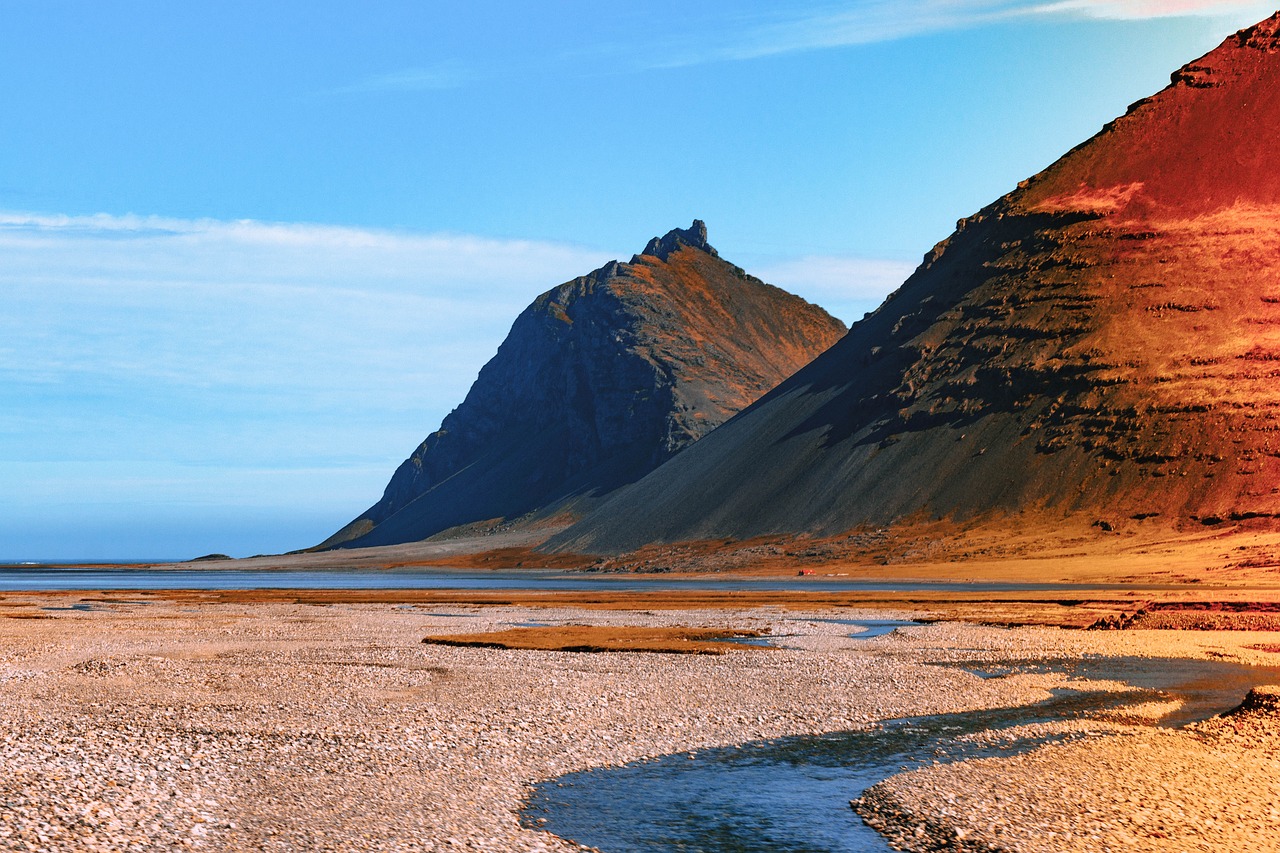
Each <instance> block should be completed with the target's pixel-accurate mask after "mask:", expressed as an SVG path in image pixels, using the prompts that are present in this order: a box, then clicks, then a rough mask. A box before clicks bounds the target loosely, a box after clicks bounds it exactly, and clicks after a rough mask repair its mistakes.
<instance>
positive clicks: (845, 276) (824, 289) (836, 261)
mask: <svg viewBox="0 0 1280 853" xmlns="http://www.w3.org/2000/svg"><path fill="white" fill-rule="evenodd" d="M914 269H915V266H914V265H913V264H910V263H907V262H905V261H886V260H875V259H870V258H850V257H840V256H830V255H812V256H808V257H803V258H795V259H792V260H788V261H782V262H779V263H774V264H769V265H767V266H763V267H761V268H759V269H757V270H754V271H753V272H754V274H755V275H757V276H758V277H760V278H762V279H764V280H765V281H767V282H769V283H770V284H775V285H777V286H778V287H781V288H784V289H786V290H790V291H791V292H792V293H798V294H799V295H801V296H803V297H804V298H806V299H808V300H809V301H811V302H816V303H817V304H818V305H821V306H822V307H823V308H825V309H826V310H827V311H828V312H829V313H831V314H833V315H835V316H836V317H839V318H840V319H841V320H844V321H845V322H846V323H852V322H854V321H856V320H860V319H861V318H862V315H863V314H865V313H866V312H868V311H874V310H875V309H876V308H877V307H879V306H880V304H881V303H882V302H884V299H885V297H886V296H888V295H889V294H890V293H892V292H893V291H894V290H896V289H897V288H898V286H899V285H901V284H902V282H904V281H906V279H907V277H908V276H909V275H911V273H912V272H913V271H914Z"/></svg>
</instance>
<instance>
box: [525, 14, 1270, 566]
mask: <svg viewBox="0 0 1280 853" xmlns="http://www.w3.org/2000/svg"><path fill="white" fill-rule="evenodd" d="M1278 32H1280V14H1278V15H1277V16H1275V17H1272V18H1270V19H1268V20H1267V21H1264V22H1262V23H1261V24H1258V25H1257V26H1255V27H1251V28H1249V29H1246V30H1243V31H1241V32H1240V33H1238V34H1236V35H1235V36H1232V37H1231V38H1229V39H1227V40H1226V42H1224V43H1223V44H1222V45H1221V46H1220V47H1219V48H1217V49H1216V50H1214V51H1213V52H1211V53H1209V54H1208V55H1206V56H1205V57H1203V58H1201V59H1199V60H1197V61H1195V62H1192V63H1191V64H1189V65H1187V66H1185V67H1184V68H1182V69H1180V70H1179V71H1177V72H1175V73H1174V74H1173V76H1172V82H1171V85H1170V86H1169V87H1168V88H1166V89H1164V90H1163V91H1161V92H1160V93H1159V94H1157V95H1155V96H1154V97H1151V98H1147V99H1145V100H1142V101H1139V102H1138V103H1136V104H1134V105H1133V106H1132V107H1130V109H1129V111H1128V112H1127V113H1126V114H1125V115H1124V116H1123V117H1121V118H1119V119H1117V120H1115V121H1114V122H1112V123H1110V124H1108V125H1107V126H1106V127H1104V128H1103V129H1102V131H1101V132H1100V133H1099V134H1097V135H1096V136H1095V137H1093V138H1092V139H1090V140H1089V141H1087V142H1085V143H1084V144H1082V145H1080V146H1079V147H1077V148H1076V149H1074V150H1072V151H1071V152H1069V153H1067V154H1066V155H1065V156H1064V157H1062V158H1061V159H1060V160H1058V161H1057V162H1056V163H1054V164H1053V165H1052V166H1050V167H1049V168H1048V169H1046V170H1045V171H1043V172H1041V173H1040V174H1038V175H1036V176H1035V177H1033V178H1031V179H1030V180H1028V181H1024V182H1023V183H1022V184H1020V185H1019V187H1018V188H1017V189H1015V190H1014V191H1013V192H1011V193H1009V194H1008V195H1006V196H1004V197H1003V198H1001V199H999V200H998V201H996V202H995V203H993V204H991V205H990V206H988V207H986V208H984V209H983V210H981V211H980V212H978V213H977V214H976V215H974V216H972V217H969V218H967V219H964V220H961V221H960V222H959V223H958V224H957V229H956V231H955V233H953V234H952V235H951V236H950V237H949V238H948V239H947V240H945V241H943V242H942V243H939V244H938V245H937V246H936V247H935V248H934V249H933V250H932V251H931V252H930V253H929V254H928V255H927V256H926V257H925V259H924V262H923V264H921V266H920V267H919V268H918V269H917V270H916V271H915V273H914V274H913V275H912V276H911V277H910V278H909V279H908V280H907V281H906V283H905V284H903V286H902V287H901V288H900V289H899V290H898V291H897V292H895V293H894V294H892V295H891V296H890V297H889V299H888V300H887V301H886V302H885V304H884V305H883V306H881V307H880V308H879V309H878V310H877V311H876V312H875V313H874V314H872V315H870V316H868V317H867V318H866V319H864V320H863V321H861V322H859V323H855V324H854V326H853V327H852V328H851V329H850V331H849V334H848V335H847V336H846V337H845V338H844V339H842V340H841V341H840V343H838V344H837V345H836V346H834V347H833V348H832V349H831V350H829V351H828V352H827V353H825V354H824V355H823V356H821V357H820V358H818V359H816V360H815V361H814V362H813V363H812V364H810V365H809V366H808V367H806V368H805V369H803V370H801V371H800V372H799V373H798V374H797V375H796V376H794V377H792V378H791V379H789V380H788V381H787V382H785V383H783V384H782V385H781V386H780V387H779V388H777V389H775V390H774V391H773V392H771V393H770V394H769V395H767V396H766V397H764V398H763V399H762V400H760V401H759V402H757V403H756V404H755V405H754V406H752V407H750V408H749V409H747V410H746V411H744V412H743V413H742V414H740V415H739V416H738V417H736V418H735V419H733V420H731V421H730V422H729V423H727V424H725V425H724V426H723V427H721V428H720V429H719V430H717V431H716V432H715V433H714V434H712V435H710V436H708V437H707V438H706V439H704V440H703V441H700V442H699V443H698V444H697V445H696V446H694V447H692V448H690V449H689V450H688V451H686V452H685V453H683V454H681V455H680V456H679V457H678V458H676V459H674V460H672V461H671V462H670V463H668V464H667V465H665V466H663V467H661V468H659V469H657V470H656V471H655V472H654V473H652V474H650V475H649V476H648V477H646V478H644V479H643V480H641V481H639V482H638V483H636V484H635V485H633V486H631V487H629V488H628V489H625V490H621V491H619V492H618V493H616V494H615V495H613V496H612V497H610V498H609V499H608V500H607V501H605V502H603V503H602V505H601V506H599V507H598V508H597V509H596V510H594V511H593V512H592V513H590V514H588V515H587V516H586V517H585V518H583V519H582V520H581V521H580V522H579V523H578V524H576V525H575V526H573V527H572V528H570V529H569V530H567V531H565V532H564V533H563V534H562V535H561V536H559V537H557V538H556V539H554V540H552V542H551V543H550V544H549V546H548V547H551V548H553V549H554V548H559V549H565V550H577V551H580V552H595V553H608V552H620V551H626V550H631V549H634V548H637V547H639V546H642V545H645V544H650V543H660V542H673V541H689V540H698V539H718V538H725V537H728V538H747V537H753V536H759V535H786V534H813V535H818V536H824V535H836V534H840V533H845V532H847V531H850V530H853V529H855V528H858V527H861V526H864V525H882V524H885V523H889V522H904V521H912V520H919V521H925V520H930V519H949V520H954V521H956V522H960V523H963V524H970V525H973V524H981V523H987V522H993V523H996V524H1009V523H1013V522H1018V523H1028V524H1029V523H1033V522H1035V521H1036V520H1039V521H1043V522H1046V523H1049V524H1062V523H1063V521H1064V520H1066V519H1069V518H1073V519H1076V520H1083V521H1084V522H1086V523H1090V522H1097V523H1098V524H1099V526H1101V527H1102V528H1103V529H1104V530H1105V529H1112V528H1115V527H1117V526H1132V525H1137V524H1139V523H1140V522H1142V523H1146V524H1168V525H1172V526H1185V525H1188V524H1195V525H1198V524H1215V523H1219V522H1221V521H1224V520H1230V519H1244V518H1254V517H1265V518H1276V517H1280V168H1277V166H1276V164H1277V163H1280V36H1278V35H1277V33H1278Z"/></svg>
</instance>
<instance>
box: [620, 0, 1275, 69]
mask: <svg viewBox="0 0 1280 853" xmlns="http://www.w3.org/2000/svg"><path fill="white" fill-rule="evenodd" d="M1249 8H1261V7H1260V6H1259V4H1258V3H1256V2H1232V0H1225V2H1224V0H1059V2H1050V3H1044V2H1026V0H916V2H909V1H908V2H904V0H867V2H861V3H854V4H842V5H840V6H827V7H826V8H825V9H822V10H820V11H816V12H811V13H807V14H797V15H794V16H791V17H786V18H784V17H777V18H775V19H774V20H771V21H756V22H748V21H739V22H737V24H736V26H733V27H730V28H729V29H728V30H727V31H726V32H724V33H722V34H721V35H720V36H719V38H718V39H716V38H714V37H713V38H708V36H707V34H705V33H701V34H699V35H698V36H697V37H696V39H694V38H690V39H689V40H687V41H681V42H670V43H668V44H667V45H666V46H665V47H663V48H660V49H653V50H650V51H646V59H645V61H644V64H643V67H646V68H680V67H687V66H691V65H700V64H705V63H709V62H737V61H745V60H752V59H761V58H764V57H769V56H780V55H784V54H790V53H801V52H808V51H815V50H829V49H833V48H842V47H854V46H858V45H867V44H877V43H881V42H888V41H897V40H900V39H904V38H910V37H913V36H920V35H927V34H930V33H937V32H943V31H946V30H956V29H970V28H974V27H980V26H984V25H989V24H998V23H1004V22H1008V21H1013V20H1018V19H1026V18H1030V17H1046V16H1061V17H1064V18H1068V19H1070V18H1076V19H1080V18H1085V19H1125V20H1138V19H1153V18H1169V17H1187V16H1207V17H1212V16H1217V15H1226V14H1230V13H1233V12H1239V11H1242V10H1245V9H1249Z"/></svg>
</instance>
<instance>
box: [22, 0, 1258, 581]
mask: <svg viewBox="0 0 1280 853" xmlns="http://www.w3.org/2000/svg"><path fill="white" fill-rule="evenodd" d="M1273 11H1274V8H1269V7H1267V6H1266V5H1259V4H1257V3H1249V2H1240V3H1237V2H1203V0H1049V2H1037V1H1036V0H1030V1H1029V2H1027V1H1025V0H861V1H860V2H859V1H858V0H847V2H835V0H811V1H810V2H802V0H703V2H699V3H689V2H687V0H685V2H674V0H646V2H643V3H641V2H626V0H618V2H610V3H599V2H587V0H559V1H558V0H545V2H541V3H527V2H499V1H498V0H472V2H465V3H463V2H435V1H434V0H417V1H416V2H409V1H408V0H401V2H393V0H384V2H370V3H361V4H351V3H338V2H327V0H307V2H274V3H270V4H264V3H260V2H256V0H255V2H252V3H250V2H235V0H224V2H219V3H216V4H215V3H205V4H196V3H171V2H167V0H165V2H142V0H136V1H135V2H128V1H127V0H79V2H71V1H70V0H43V2H39V3H36V2H28V0H0V16H2V17H0V20H3V26H0V76H2V77H3V79H4V80H5V81H6V82H5V85H4V86H2V87H0V140H2V143H3V151H4V154H3V156H0V297H2V299H3V301H2V303H0V305H2V306H3V307H2V308H0V560H5V561H22V560H33V561H42V560H102V561H107V560H159V559H185V558H190V557H195V556H198V555H201V554H206V553H211V552H217V553H227V554H231V555H233V556H247V555H251V554H256V553H278V552H281V551H285V550H291V549H296V548H303V547H307V546H310V545H313V544H315V543H317V542H319V541H321V540H323V539H324V538H326V537H327V536H328V535H329V534H330V533H332V532H333V531H334V530H336V529H337V528H339V527H341V526H342V525H343V524H345V523H346V522H347V521H349V520H350V519H351V518H354V517H355V516H356V515H358V514H359V513H360V512H361V511H362V510H364V509H365V508H366V507H368V506H369V505H370V504H372V503H373V502H374V501H375V500H377V498H378V497H379V496H380V495H381V492H382V489H383V487H384V486H385V484H386V481H387V480H388V478H389V477H390V475H391V473H392V471H393V470H394V469H395V467H396V465H397V464H399V462H400V461H401V460H402V459H404V458H405V457H406V456H407V455H408V454H409V453H410V452H411V451H412V450H413V449H414V447H416V445H417V444H418V443H419V442H420V441H421V440H422V439H423V438H424V437H425V436H426V435H427V433H429V432H431V431H432V430H434V429H435V428H436V427H437V426H438V425H439V423H440V420H441V419H442V418H443V417H444V415H445V414H446V413H447V412H448V411H449V410H450V409H451V408H453V407H454V406H455V405H457V403H459V402H460V401H461V400H462V398H463V396H464V395H465V394H466V390H467V388H468V387H469V386H470V384H471V382H472V381H473V380H474V378H475V376H476V373H477V371H478V370H479V368H480V366H481V365H482V364H483V363H484V362H485V361H486V360H487V359H488V358H489V357H490V356H491V355H492V354H493V352H494V351H495V350H496V348H497V346H498V344H499V343H500V342H501V340H502V338H503V337H504V336H505V334H506V332H507V330H508V329H509V328H510V324H511V322H512V321H513V320H514V318H515V316H516V315H517V314H518V313H519V311H520V310H521V309H522V308H523V307H524V306H525V305H527V304H528V303H529V302H530V301H532V299H533V298H534V297H535V296H536V295H537V294H539V293H541V292H543V291H545V290H547V289H549V288H551V287H553V286H555V285H556V284H558V283H560V282H562V281H565V280H568V279H570V278H573V277H574V276H577V275H581V274H584V273H586V272H588V271H590V270H591V269H594V268H595V267H597V266H600V265H601V264H603V263H604V262H606V261H608V260H610V259H613V258H619V259H623V260H625V259H627V258H629V257H630V256H631V254H633V253H634V252H637V251H639V250H640V249H641V248H643V246H644V244H645V242H646V241H647V240H648V239H649V238H650V237H652V236H656V235H660V234H662V233H665V232H666V231H668V230H670V229H672V228H676V227H687V226H688V224H689V223H690V221H691V220H693V219H694V218H700V219H704V220H705V221H706V222H707V224H708V227H709V229H710V239H711V242H712V243H713V244H714V245H715V246H716V247H717V249H719V251H720V253H721V254H722V255H723V256H724V257H726V258H728V259H729V260H731V261H733V262H734V263H737V264H738V265H740V266H743V267H745V268H746V269H747V270H748V271H749V272H751V273H753V274H755V275H757V276H759V277H761V278H763V279H765V280H766V281H770V282H772V283H774V284H777V285H779V286H782V287H786V288H787V289H790V290H792V291H794V292H796V293H799V294H800V295H802V296H804V297H806V298H807V299H809V300H811V301H814V302H817V303H818V304H820V305H823V306H824V307H826V308H827V309H828V310H830V311H831V312H832V313H834V314H836V315H837V316H839V317H841V318H842V319H844V320H845V321H847V322H848V321H853V320H856V319H858V318H860V317H861V316H862V314H863V313H864V312H866V311H870V310H873V309H874V308H875V307H876V306H877V305H878V304H879V302H880V301H881V300H882V299H883V297H884V296H885V295H886V294H887V293H888V292H890V291H891V290H893V289H894V288H895V287H896V286H897V285H898V284H899V283H901V281H902V280H903V279H905V278H906V276H907V275H909V274H910V272H911V270H912V269H913V268H914V266H915V265H916V264H917V263H918V262H919V260H920V258H921V256H922V255H923V254H924V253H925V252H926V251H927V250H928V249H929V248H930V247H931V246H932V245H933V244H934V243H936V242H937V241H939V240H942V239H944V238H945V237H946V236H947V235H948V234H949V233H950V232H951V231H952V230H953V228H954V227H955V221H956V220H957V219H959V218H961V217H963V216H967V215H969V214H971V213H973V212H974V211H976V210H978V209H979V208H981V207H982V206H984V205H985V204H987V203H989V202H991V201H993V200H994V199H995V198H997V197H998V196H1000V195H1002V194H1004V193H1005V192H1008V191H1009V190H1010V189H1012V188H1013V187H1014V186H1015V185H1016V183H1017V182H1018V181H1019V180H1021V179H1023V178H1025V177H1027V176H1029V175H1031V174H1034V173H1035V172H1037V171H1039V170H1041V169H1043V168H1044V167H1045V166H1047V165H1049V164H1050V163H1051V162H1052V161H1053V160H1054V159H1056V158H1057V157H1058V156H1060V155H1061V154H1063V153H1065V152H1066V150H1067V149H1069V148H1070V147H1072V146H1074V145H1075V144H1077V143H1079V142H1081V141H1083V140H1084V139H1086V138H1088V137H1089V136H1091V135H1093V134H1094V133H1095V132H1097V130H1098V129H1099V128H1100V127H1101V126H1102V125H1103V124H1104V123H1105V122H1107V121H1109V120H1110V119H1112V118H1114V117H1115V116H1116V115H1118V114H1120V113H1123V112H1124V110H1125V108H1126V106H1127V105H1128V104H1129V103H1131V102H1133V101H1135V100H1137V99H1139V98H1141V97H1143V96H1146V95H1149V94H1151V93H1153V92H1155V91H1156V90H1158V89H1160V88H1162V87H1163V86H1165V85H1167V84H1168V81H1169V74H1170V72H1172V71H1173V70H1174V69H1176V68H1177V67H1179V66H1180V65H1182V64H1184V63H1186V62H1188V61H1190V60H1192V59H1194V58H1196V57H1198V56H1200V55H1202V54H1203V53H1205V52H1207V51H1209V50H1211V49H1212V48H1213V47H1215V46H1216V45H1217V44H1219V43H1220V42H1221V41H1222V40H1223V39H1224V38H1225V37H1226V36H1228V35H1229V34H1230V33H1232V32H1234V31H1235V30H1237V29H1239V28H1240V27H1243V26H1247V25H1249V24H1251V23H1254V22H1255V21H1257V20H1260V19H1262V18H1264V17H1266V16H1267V15H1269V14H1271V13H1272V12H1273Z"/></svg>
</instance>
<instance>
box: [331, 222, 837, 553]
mask: <svg viewBox="0 0 1280 853" xmlns="http://www.w3.org/2000/svg"><path fill="white" fill-rule="evenodd" d="M845 331H846V330H845V326H844V324H843V323H841V322H840V321H839V320H837V319H835V318H834V317H832V316H830V315H829V314H827V313H826V312H825V311H823V310H822V309H821V308H818V307H817V306H815V305H811V304H809V303H808V302H806V301H804V300H803V299H801V298H799V297H798V296H793V295H792V294H790V293H787V292H786V291H783V290H780V289H778V288H776V287H773V286H771V285H768V284H765V283H764V282H762V281H760V280H759V279H756V278H753V277H751V276H749V275H747V274H746V273H745V272H743V271H742V270H741V269H740V268H738V267H736V266H734V265H733V264H730V263H728V262H727V261H725V260H723V259H721V258H720V256H719V254H718V253H717V252H716V250H715V249H714V248H712V247H711V246H710V245H709V244H708V243H707V230H706V226H705V225H704V224H703V223H702V222H700V221H694V223H693V226H692V227H691V228H688V229H676V230H674V231H671V232H670V233H668V234H667V235H666V236H665V237H662V238H657V237H655V238H654V239H653V240H651V241H650V242H649V244H648V246H646V247H645V250H644V252H642V253H641V254H639V255H636V256H634V257H633V258H632V259H631V262H630V263H626V264H623V263H618V262H616V261H614V262H612V263H609V264H607V265H606V266H604V267H601V268H600V269H598V270H596V271H594V272H592V273H591V274H589V275H586V276H583V277H581V278H576V279H574V280H573V281H570V282H566V283H565V284H562V285H560V286H559V287H556V288H554V289H553V290H549V291H547V292H546V293H544V294H542V295H541V296H539V297H538V298H537V299H535V300H534V302H533V304H532V305H530V306H529V307H528V308H526V309H525V310H524V311H523V312H522V313H521V314H520V316H519V317H517V318H516V321H515V324H514V325H513V326H512V327H511V332H510V334H509V335H508V336H507V338H506V340H505V341H503V343H502V345H501V346H500V347H499V348H498V352H497V354H496V355H495V356H494V357H493V359H492V360H491V361H490V362H489V363H488V364H486V365H485V366H484V368H483V369H481V371H480V375H479V377H478V378H477V379H476V381H475V384H474V385H472V386H471V389H470V391H469V392H468V393H467V397H466V399H465V400H464V401H463V403H462V405H460V406H458V408H456V409H455V410H454V411H453V412H451V413H450V414H449V415H448V416H447V417H446V418H445V419H444V422H443V423H442V424H441V425H440V429H439V430H437V431H436V432H434V433H432V434H431V435H429V436H427V438H426V440H425V441H423V442H422V444H421V445H420V446H419V447H418V449H417V450H415V451H414V452H413V455H412V456H410V457H409V459H407V460H406V461H405V462H404V463H403V464H402V465H401V466H400V467H399V469H398V470H397V471H396V472H395V475H394V476H393V477H392V478H391V482H390V483H389V484H388V485H387V488H386V492H385V493H384V494H383V496H382V499H381V500H379V501H378V502H377V503H376V504H374V505H373V506H372V507H370V508H369V510H368V511H366V512H364V513H362V514H361V515H360V516H359V517H358V518H357V519H355V520H354V521H352V522H351V523H350V524H348V525H347V526H346V527H344V528H343V529H342V530H340V531H339V532H338V533H336V534H334V536H333V537H331V538H330V539H329V540H328V541H326V542H325V543H323V544H322V545H321V546H320V547H322V548H323V547H334V546H337V545H344V546H366V545H388V544H396V543H402V542H410V541H416V540H419V539H424V538H427V537H429V536H432V535H435V534H437V533H440V532H442V531H445V530H448V529H450V528H455V527H458V526H460V525H473V524H481V523H483V524H484V525H486V526H492V525H493V524H495V523H498V522H501V521H504V520H511V519H516V518H520V517H522V516H527V515H529V514H530V513H535V514H536V516H537V518H539V519H546V518H549V517H552V516H555V515H556V514H558V513H560V514H563V513H572V512H576V511H580V510H581V509H582V508H583V507H586V506H589V505H590V504H591V503H592V502H593V501H594V500H596V499H597V498H599V497H600V496H601V495H604V494H607V493H609V492H611V491H612V490H614V489H616V488H618V487H619V486H621V485H623V484H626V483H629V482H632V481H634V480H636V479H638V478H640V477H641V476H643V475H644V474H646V473H648V472H649V471H651V470H652V469H653V468H655V467H657V466H658V465H659V464H661V463H662V462H664V461H666V460H667V459H669V458H671V457H672V456H673V455H675V454H676V453H677V452H679V451H680V450H681V449H683V448H685V447H686V446H688V445H690V444H692V443H693V442H694V441H697V440H698V439H699V438H701V437H702V436H703V435H705V434H706V433H708V432H710V431H711V430H712V429H714V428H715V427H716V426H718V425H719V424H721V423H723V422H724V421H726V420H728V419H729V418H730V417H731V416H732V415H733V414H734V413H736V412H738V411H739V410H741V409H742V408H744V407H746V406H747V405H749V404H750V403H751V402H752V401H754V400H755V399H757V398H758V397H759V396H760V395H762V394H763V393H765V392H766V391H768V390H769V389H770V388H772V387H773V386H775V385H776V384H778V382H780V381H782V380H783V379H785V378H786V377H787V376H790V375H791V374H793V373H795V371H796V370H798V369H799V368H801V367H802V366H804V365H805V364H806V363H808V362H809V361H810V360H812V359H813V358H814V357H815V356H816V355H818V354H819V353H821V352H822V351H823V350H825V349H827V348H828V347H830V346H831V345H832V344H834V343H835V342H836V341H837V340H838V339H839V338H840V337H841V336H842V335H843V334H844V333H845Z"/></svg>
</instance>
